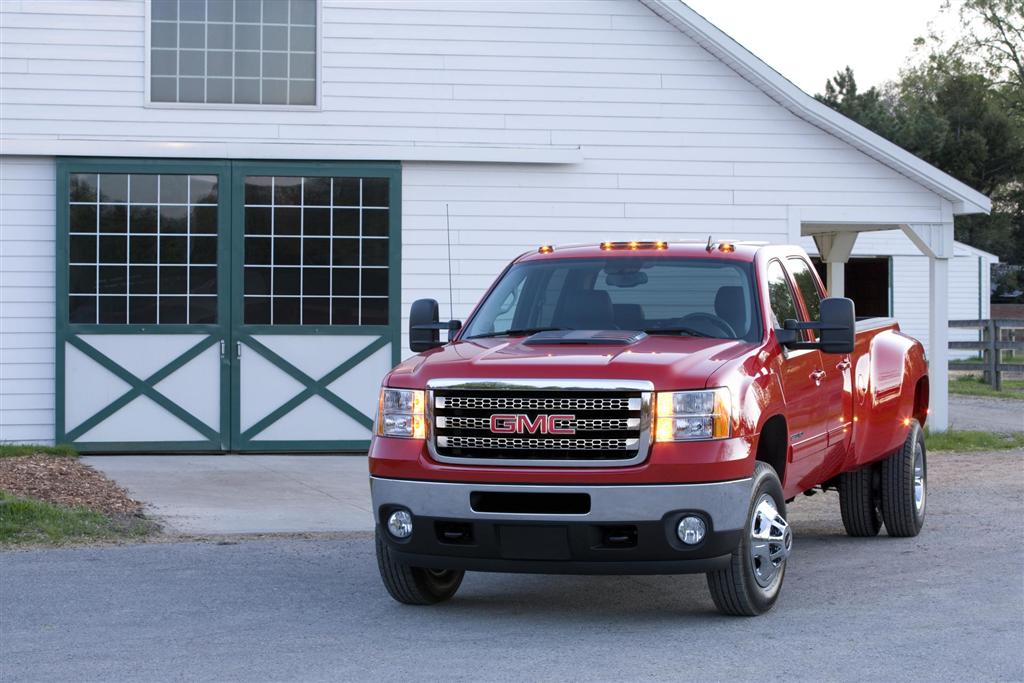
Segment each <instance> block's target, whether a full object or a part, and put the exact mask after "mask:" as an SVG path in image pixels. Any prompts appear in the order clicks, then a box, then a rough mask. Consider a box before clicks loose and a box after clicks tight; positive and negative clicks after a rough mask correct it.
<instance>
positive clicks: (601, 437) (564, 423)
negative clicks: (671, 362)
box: [427, 380, 653, 467]
mask: <svg viewBox="0 0 1024 683" xmlns="http://www.w3.org/2000/svg"><path fill="white" fill-rule="evenodd" d="M427 391H428V398H427V410H428V425H429V429H430V433H429V437H428V443H429V446H430V451H431V455H432V456H433V457H434V458H435V459H437V460H439V461H441V462H451V463H476V464H488V465H508V466H560V467H569V466H572V467H580V466H582V467H599V466H604V467H608V466H625V465H634V464H637V463H639V462H642V461H643V460H645V459H646V457H647V452H648V450H649V447H650V418H651V415H650V411H651V397H652V395H653V386H651V384H650V383H649V382H640V381H623V380H608V381H603V380H564V381H558V380H432V381H430V382H429V383H428V385H427Z"/></svg>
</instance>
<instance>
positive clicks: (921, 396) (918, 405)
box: [913, 375, 928, 427]
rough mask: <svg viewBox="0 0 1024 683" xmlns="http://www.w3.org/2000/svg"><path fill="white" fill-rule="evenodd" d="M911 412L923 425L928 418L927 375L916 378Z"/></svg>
mask: <svg viewBox="0 0 1024 683" xmlns="http://www.w3.org/2000/svg"><path fill="white" fill-rule="evenodd" d="M913 414H914V417H915V418H916V419H917V421H918V423H919V424H920V425H921V426H922V427H924V423H925V421H926V420H927V419H928V375H924V376H922V377H921V378H920V379H919V380H917V385H916V386H915V387H914V413H913Z"/></svg>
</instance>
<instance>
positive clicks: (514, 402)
mask: <svg viewBox="0 0 1024 683" xmlns="http://www.w3.org/2000/svg"><path fill="white" fill-rule="evenodd" d="M435 405H436V407H438V408H450V409H453V410H640V398H639V397H637V398H597V397H578V398H568V397H558V396H550V397H536V396H534V397H524V396H437V397H436V398H435Z"/></svg>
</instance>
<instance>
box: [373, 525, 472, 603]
mask: <svg viewBox="0 0 1024 683" xmlns="http://www.w3.org/2000/svg"><path fill="white" fill-rule="evenodd" d="M374 540H375V541H376V544H377V568H378V569H380V578H381V580H382V581H383V582H384V587H385V588H387V589H388V593H390V594H391V597H392V598H394V599H395V600H397V601H398V602H401V603H403V604H405V605H433V604H435V603H438V602H443V601H445V600H448V599H449V598H451V597H452V596H453V595H455V592H456V591H457V590H459V586H460V585H461V584H462V577H463V576H465V574H466V572H463V571H456V570H454V569H427V568H425V567H410V566H409V565H407V564H405V563H403V562H400V561H399V560H398V558H396V557H395V555H394V553H392V552H391V549H390V548H389V547H388V544H387V542H386V541H385V540H384V539H383V538H381V531H380V529H377V530H376V532H375V533H374Z"/></svg>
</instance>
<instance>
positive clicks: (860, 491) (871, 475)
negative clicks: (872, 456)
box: [839, 465, 882, 537]
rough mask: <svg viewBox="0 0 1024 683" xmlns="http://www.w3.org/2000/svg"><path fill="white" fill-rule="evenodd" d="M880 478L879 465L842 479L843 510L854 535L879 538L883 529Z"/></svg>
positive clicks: (846, 523) (841, 506)
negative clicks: (879, 488) (880, 506)
mask: <svg viewBox="0 0 1024 683" xmlns="http://www.w3.org/2000/svg"><path fill="white" fill-rule="evenodd" d="M877 475H878V466H877V465H868V466H867V467H861V468H860V469H859V470H854V471H853V472H844V473H843V474H842V475H840V477H839V511H840V512H841V513H842V515H843V526H844V527H846V533H847V534H848V535H850V536H857V537H869V536H877V535H878V531H879V530H880V529H881V528H882V513H881V511H880V510H879V509H878V483H877Z"/></svg>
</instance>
